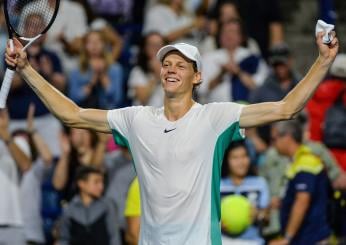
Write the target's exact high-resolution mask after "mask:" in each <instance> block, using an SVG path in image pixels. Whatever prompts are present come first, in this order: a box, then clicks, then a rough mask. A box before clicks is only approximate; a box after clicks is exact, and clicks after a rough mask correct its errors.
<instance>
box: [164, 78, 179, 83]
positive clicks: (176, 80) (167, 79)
mask: <svg viewBox="0 0 346 245" xmlns="http://www.w3.org/2000/svg"><path fill="white" fill-rule="evenodd" d="M165 80H166V82H169V83H176V82H179V80H178V79H176V78H171V77H169V78H166V79H165Z"/></svg>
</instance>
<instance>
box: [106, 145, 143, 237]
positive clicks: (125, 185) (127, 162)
mask: <svg viewBox="0 0 346 245" xmlns="http://www.w3.org/2000/svg"><path fill="white" fill-rule="evenodd" d="M105 166H106V169H107V177H108V179H109V181H108V183H109V184H108V187H107V190H106V197H108V198H109V199H110V200H112V201H113V203H114V204H115V207H116V209H117V211H118V217H117V219H116V221H117V224H119V228H120V232H121V233H120V234H121V235H124V234H125V229H126V220H125V217H124V210H125V202H126V195H127V192H128V190H129V187H130V184H131V182H132V181H133V179H134V178H135V176H136V173H135V170H134V165H133V162H132V157H131V154H130V152H129V150H128V149H127V148H125V147H121V146H120V150H119V151H115V152H112V153H108V154H107V155H106V157H105Z"/></svg>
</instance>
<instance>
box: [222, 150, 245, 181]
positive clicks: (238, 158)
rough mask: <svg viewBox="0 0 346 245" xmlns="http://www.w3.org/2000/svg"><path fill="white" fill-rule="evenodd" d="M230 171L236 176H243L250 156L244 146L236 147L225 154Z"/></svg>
mask: <svg viewBox="0 0 346 245" xmlns="http://www.w3.org/2000/svg"><path fill="white" fill-rule="evenodd" d="M227 163H228V168H229V169H230V172H231V173H232V174H233V175H235V176H237V177H245V176H246V174H247V172H248V171H249V167H250V158H249V156H248V154H247V152H246V149H245V147H237V148H234V149H233V150H231V151H230V152H229V154H228V156H227Z"/></svg>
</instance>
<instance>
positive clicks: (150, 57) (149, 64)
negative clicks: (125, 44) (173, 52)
mask: <svg viewBox="0 0 346 245" xmlns="http://www.w3.org/2000/svg"><path fill="white" fill-rule="evenodd" d="M163 45H164V39H163V37H162V36H161V35H160V34H158V33H156V32H152V33H148V34H147V35H145V36H144V37H143V39H142V43H141V45H140V46H139V54H138V60H137V66H135V67H134V68H133V69H132V70H131V72H130V76H129V81H128V84H129V87H130V90H129V92H130V97H131V98H132V99H133V104H134V105H151V106H157V107H160V106H162V105H163V91H162V89H161V82H160V69H161V64H160V62H159V61H158V60H157V59H156V53H157V51H159V49H160V48H162V47H163Z"/></svg>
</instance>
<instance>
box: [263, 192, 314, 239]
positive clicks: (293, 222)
mask: <svg viewBox="0 0 346 245" xmlns="http://www.w3.org/2000/svg"><path fill="white" fill-rule="evenodd" d="M310 202H311V195H310V193H309V192H298V193H297V194H296V197H295V201H294V204H293V206H292V209H291V213H290V216H289V217H290V218H289V220H288V223H287V226H286V230H285V234H284V238H282V239H277V240H274V241H271V242H270V243H269V244H270V245H288V244H290V242H291V239H292V238H293V237H294V236H295V235H296V234H297V232H298V231H299V229H300V227H301V225H302V223H303V220H304V217H305V214H306V212H307V210H308V208H309V206H310Z"/></svg>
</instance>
